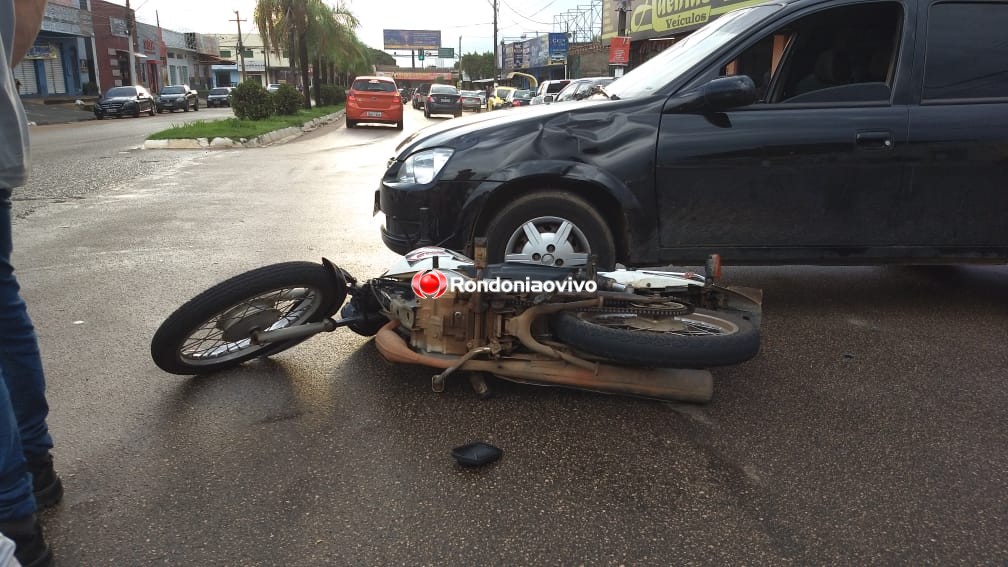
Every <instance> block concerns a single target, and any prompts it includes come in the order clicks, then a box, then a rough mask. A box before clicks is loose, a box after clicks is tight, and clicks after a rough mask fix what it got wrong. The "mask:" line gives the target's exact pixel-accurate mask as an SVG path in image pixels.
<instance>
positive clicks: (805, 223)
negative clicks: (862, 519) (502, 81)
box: [376, 0, 1008, 267]
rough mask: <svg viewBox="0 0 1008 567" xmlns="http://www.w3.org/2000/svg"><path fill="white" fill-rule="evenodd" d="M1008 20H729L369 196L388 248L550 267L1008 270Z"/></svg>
mask: <svg viewBox="0 0 1008 567" xmlns="http://www.w3.org/2000/svg"><path fill="white" fill-rule="evenodd" d="M1005 29H1008V3H1006V2H1005V1H1004V0H998V1H992V2H976V3H959V2H946V1H940V0H887V1H871V0H868V1H862V2H857V3H850V2H846V1H844V0H794V1H790V2H782V3H772V4H770V3H768V4H761V5H757V6H751V7H744V8H740V9H738V10H735V11H732V12H729V13H727V14H725V15H723V16H720V17H718V18H716V19H714V20H712V21H711V22H710V23H708V24H707V25H706V26H705V27H703V28H701V29H699V30H697V31H695V32H693V33H692V34H691V35H689V36H687V37H686V38H684V39H682V40H680V41H679V42H677V43H676V44H674V45H672V46H671V47H669V48H668V49H666V50H665V51H663V52H662V53H660V54H658V55H657V56H655V57H654V58H652V59H650V60H649V61H647V62H644V63H643V64H641V65H640V66H638V67H637V68H635V69H634V70H632V71H630V72H629V73H627V74H626V75H625V76H624V77H622V78H620V79H618V80H616V81H614V82H613V83H611V84H610V85H608V86H607V87H605V88H604V91H603V92H604V94H602V95H598V97H597V98H599V99H601V100H593V99H589V100H587V101H584V102H582V103H580V104H577V105H570V104H557V105H550V106H549V107H542V108H541V110H539V111H536V112H514V113H509V114H508V115H507V116H503V117H502V116H497V115H494V116H487V117H471V118H470V119H469V120H467V121H464V122H446V123H444V124H441V125H439V126H435V127H431V128H427V129H425V130H423V131H422V132H421V133H420V134H419V135H417V136H415V137H414V138H411V139H409V141H408V142H407V143H406V144H403V145H402V146H401V148H400V149H399V151H398V154H397V155H396V157H395V158H394V160H392V161H391V162H390V165H389V168H388V170H387V171H386V172H385V175H384V177H383V179H382V181H381V185H380V189H379V190H378V191H377V193H376V209H380V210H381V211H382V212H383V213H384V215H385V218H384V226H383V228H382V238H383V240H384V242H385V244H386V245H387V246H388V247H389V248H391V249H392V250H395V251H396V252H399V253H405V252H407V251H408V250H410V249H412V248H414V247H415V246H416V245H418V244H419V243H426V242H430V243H434V244H441V245H444V246H447V247H449V248H453V249H455V250H460V251H465V250H466V249H467V247H468V246H470V244H469V243H470V242H471V241H472V239H473V237H487V238H488V243H489V249H488V252H489V260H491V261H500V260H504V259H509V260H516V261H527V262H534V263H541V264H550V265H560V264H563V265H572V264H578V263H582V262H584V261H585V260H586V259H587V258H588V257H589V254H594V255H596V256H597V257H598V259H599V264H600V265H602V266H606V267H608V266H612V265H613V264H614V263H615V262H617V261H619V262H622V263H624V264H627V265H635V266H641V265H654V264H655V263H666V262H676V263H681V264H684V265H700V264H702V263H703V262H704V261H705V260H706V258H707V257H708V255H709V254H711V253H719V254H721V255H722V258H723V261H724V262H725V263H727V264H889V263H962V262H1005V261H1008V230H1005V218H1006V217H1008V191H1005V179H1008V159H1006V158H1005V152H1004V149H1005V148H1008V73H1005V67H1004V62H1005V61H1008V42H1005V41H1004V38H1005V36H1004V30H1005ZM967 30H968V31H967ZM593 98H595V97H593ZM544 149H547V151H546V153H545V154H544Z"/></svg>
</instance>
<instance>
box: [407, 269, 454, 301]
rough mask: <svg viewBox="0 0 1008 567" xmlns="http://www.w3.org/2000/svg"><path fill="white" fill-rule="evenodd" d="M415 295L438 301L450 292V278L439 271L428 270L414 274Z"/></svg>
mask: <svg viewBox="0 0 1008 567" xmlns="http://www.w3.org/2000/svg"><path fill="white" fill-rule="evenodd" d="M411 283H412V287H413V293H414V294H415V295H416V296H417V297H424V298H428V299H437V298H439V297H441V296H442V295H444V293H445V291H447V290H448V278H446V277H445V275H444V274H442V273H441V272H440V271H439V270H427V271H426V272H417V273H415V274H413V280H412V282H411Z"/></svg>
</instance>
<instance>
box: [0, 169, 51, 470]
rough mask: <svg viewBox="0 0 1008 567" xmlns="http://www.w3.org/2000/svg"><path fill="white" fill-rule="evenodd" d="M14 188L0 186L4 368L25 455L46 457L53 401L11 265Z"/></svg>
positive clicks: (0, 359) (0, 364) (0, 360)
mask: <svg viewBox="0 0 1008 567" xmlns="http://www.w3.org/2000/svg"><path fill="white" fill-rule="evenodd" d="M13 247H14V246H13V241H12V238H11V202H10V190H9V189H0V368H2V369H3V377H4V381H5V382H6V383H7V391H8V392H9V393H10V401H11V405H12V406H13V407H14V412H15V413H14V415H15V416H16V417H17V423H18V430H19V432H20V435H21V442H22V444H23V445H22V446H23V448H24V454H25V456H26V457H27V458H28V459H29V460H31V459H33V458H42V457H44V456H45V455H47V454H48V453H49V449H52V446H53V442H52V437H50V435H49V428H48V427H47V426H46V416H48V415H49V404H48V403H47V402H46V397H45V376H44V375H43V373H42V357H41V355H40V353H39V347H38V340H37V339H36V337H35V328H34V327H33V326H32V322H31V319H30V318H29V317H28V309H27V308H26V306H25V302H24V300H22V299H21V296H20V294H19V291H20V289H21V288H20V287H19V286H18V283H17V279H15V277H14V267H13V266H12V265H11V261H10V260H11V251H12V250H13Z"/></svg>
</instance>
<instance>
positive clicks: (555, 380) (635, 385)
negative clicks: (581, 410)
mask: <svg viewBox="0 0 1008 567" xmlns="http://www.w3.org/2000/svg"><path fill="white" fill-rule="evenodd" d="M396 324H397V323H396V322H395V321H392V322H390V323H389V324H388V325H385V326H384V327H383V328H382V330H380V331H378V334H377V335H376V336H375V346H376V347H377V348H378V352H380V353H381V354H382V356H384V357H385V358H386V359H387V360H388V361H390V362H399V363H405V364H419V365H422V366H430V367H434V368H449V367H451V366H454V365H455V364H456V363H457V362H458V357H454V358H440V357H434V356H428V355H424V354H421V353H418V352H415V351H414V350H413V349H411V348H410V347H409V346H408V345H407V344H406V341H404V340H403V339H402V337H400V336H399V335H398V334H396V332H395V331H394V330H393V329H394V328H395V327H396ZM460 369H461V370H469V371H477V372H489V373H491V374H496V375H498V376H500V377H502V378H505V379H511V380H514V381H516V382H526V383H532V384H539V385H550V386H565V387H568V388H578V389H583V390H592V391H596V392H604V393H609V394H623V395H630V396H640V397H645V398H655V399H660V400H677V401H685V402H697V403H704V402H709V401H710V399H711V397H713V394H714V377H713V376H711V373H710V371H708V370H704V369H689V368H635V367H627V366H615V365H611V364H598V365H597V368H596V370H594V371H593V370H589V369H586V368H580V367H576V366H573V365H571V364H568V363H566V362H564V361H562V360H469V361H466V362H465V363H464V364H462V366H461V367H460Z"/></svg>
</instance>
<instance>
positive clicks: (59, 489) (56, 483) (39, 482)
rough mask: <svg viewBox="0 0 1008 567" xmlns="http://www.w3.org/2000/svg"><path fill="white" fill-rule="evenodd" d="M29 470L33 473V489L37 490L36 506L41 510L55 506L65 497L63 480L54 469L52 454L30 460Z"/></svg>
mask: <svg viewBox="0 0 1008 567" xmlns="http://www.w3.org/2000/svg"><path fill="white" fill-rule="evenodd" d="M27 468H28V472H30V473H31V475H32V489H33V490H34V492H35V506H36V507H38V509H39V510H42V509H44V508H49V507H50V506H55V505H56V503H57V502H59V501H60V499H61V498H63V481H61V480H60V477H59V475H58V474H56V471H55V470H53V458H52V455H50V454H49V453H46V454H45V455H43V456H41V457H34V458H32V459H29V460H28V465H27Z"/></svg>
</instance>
